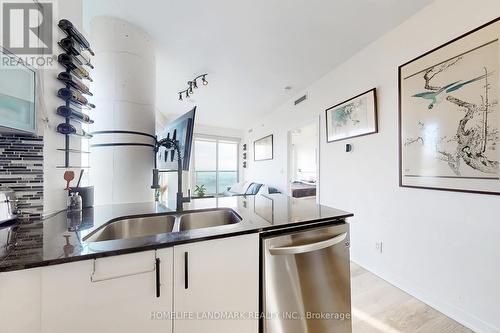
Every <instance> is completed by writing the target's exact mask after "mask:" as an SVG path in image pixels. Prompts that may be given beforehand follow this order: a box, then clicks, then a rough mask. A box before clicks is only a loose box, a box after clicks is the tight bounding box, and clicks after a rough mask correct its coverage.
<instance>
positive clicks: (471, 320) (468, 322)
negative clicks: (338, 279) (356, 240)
mask: <svg viewBox="0 0 500 333" xmlns="http://www.w3.org/2000/svg"><path fill="white" fill-rule="evenodd" d="M351 260H352V259H351ZM352 262H354V263H356V264H357V265H359V266H361V267H363V268H364V269H366V270H368V271H369V272H371V273H373V274H375V275H377V276H378V277H380V278H381V279H383V280H385V281H387V282H388V283H390V284H392V285H393V286H395V287H396V288H399V289H401V290H403V291H404V292H406V293H408V294H410V295H411V296H413V297H415V298H416V299H418V300H420V301H422V302H424V303H425V304H427V305H429V306H430V307H432V308H434V309H436V310H437V311H439V312H441V313H443V314H444V315H446V316H448V317H450V318H451V319H453V320H455V321H457V322H459V323H460V324H462V325H464V326H465V327H468V328H470V329H471V330H473V331H475V332H478V333H500V328H498V327H495V326H493V325H490V324H489V323H487V322H485V321H483V320H481V319H480V318H478V317H476V316H474V315H472V314H470V313H468V312H466V311H464V310H463V309H461V308H459V307H457V306H455V305H453V304H450V303H448V302H446V301H443V300H440V299H437V298H435V297H433V296H430V295H427V294H426V292H425V291H423V290H421V289H419V288H418V287H414V286H409V285H408V283H406V282H405V281H404V279H401V278H400V277H398V276H387V275H386V274H381V273H379V272H377V270H376V269H373V268H372V267H370V266H368V265H364V264H363V263H361V262H359V261H356V260H352Z"/></svg>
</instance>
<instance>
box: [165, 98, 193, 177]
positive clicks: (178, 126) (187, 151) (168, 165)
mask: <svg viewBox="0 0 500 333" xmlns="http://www.w3.org/2000/svg"><path fill="white" fill-rule="evenodd" d="M195 114H196V107H194V108H193V109H192V110H191V111H189V112H187V113H185V114H183V115H182V116H180V117H179V118H177V119H176V120H174V121H173V122H171V123H169V124H168V125H167V126H165V129H164V130H163V132H161V135H160V136H159V138H158V141H161V140H162V139H164V138H169V139H172V140H177V141H178V142H179V148H180V151H181V154H182V156H181V158H182V170H185V171H188V170H189V162H190V160H191V148H192V146H193V131H194V119H195ZM157 167H158V169H159V170H160V171H173V170H177V153H176V152H175V151H174V150H167V149H166V148H165V147H160V149H159V151H158V154H157Z"/></svg>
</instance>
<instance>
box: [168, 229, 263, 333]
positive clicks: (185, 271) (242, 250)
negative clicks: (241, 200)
mask: <svg viewBox="0 0 500 333" xmlns="http://www.w3.org/2000/svg"><path fill="white" fill-rule="evenodd" d="M258 302H259V235H258V234H251V235H244V236H237V237H230V238H224V239H216V240H211V241H205V242H199V243H192V244H186V245H180V246H175V247H174V311H175V314H176V318H175V320H174V333H195V332H203V333H257V332H258V320H257V319H256V318H255V315H256V313H257V312H258V309H259V308H258ZM240 314H241V315H243V316H249V317H248V318H247V319H245V318H240V319H232V320H231V319H224V318H220V316H226V318H228V317H229V318H231V317H233V318H234V316H235V315H240ZM181 316H182V317H183V318H184V317H186V318H184V319H182V318H179V317H181ZM210 316H214V317H212V319H208V318H209V317H210Z"/></svg>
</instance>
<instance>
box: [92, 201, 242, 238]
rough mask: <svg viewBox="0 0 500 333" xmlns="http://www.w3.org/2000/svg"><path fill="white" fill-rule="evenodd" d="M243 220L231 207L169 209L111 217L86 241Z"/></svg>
mask: <svg viewBox="0 0 500 333" xmlns="http://www.w3.org/2000/svg"><path fill="white" fill-rule="evenodd" d="M239 222H241V217H240V216H239V215H238V214H236V213H235V212H234V211H233V210H232V209H224V208H222V209H212V210H205V211H197V212H186V213H166V214H155V215H147V216H140V217H127V218H123V219H117V220H111V221H110V222H108V223H106V224H104V225H103V226H101V227H99V228H98V229H96V230H95V231H93V232H92V233H90V234H89V235H88V236H86V237H85V238H84V239H83V241H85V242H102V241H109V240H118V239H130V238H137V237H147V236H154V235H159V234H166V233H171V232H180V231H187V230H193V229H202V228H211V227H220V226H227V225H232V224H236V223H239Z"/></svg>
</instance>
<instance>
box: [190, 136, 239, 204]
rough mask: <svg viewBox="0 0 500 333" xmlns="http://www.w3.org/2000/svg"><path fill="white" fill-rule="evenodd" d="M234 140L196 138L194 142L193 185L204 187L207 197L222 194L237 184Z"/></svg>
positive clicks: (235, 145) (236, 150)
mask: <svg viewBox="0 0 500 333" xmlns="http://www.w3.org/2000/svg"><path fill="white" fill-rule="evenodd" d="M238 146H239V141H238V140H235V139H223V138H208V137H207V138H205V137H197V138H195V140H194V155H193V159H194V172H193V183H194V185H199V186H201V185H205V188H206V194H207V195H215V194H222V193H224V192H225V191H227V188H228V187H230V186H232V185H233V184H234V183H236V182H238Z"/></svg>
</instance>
